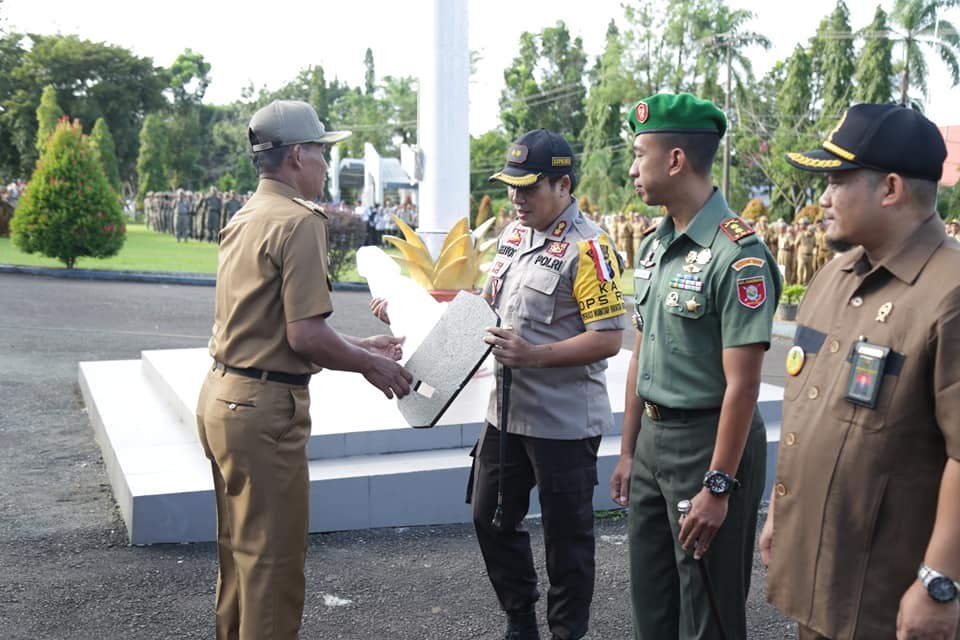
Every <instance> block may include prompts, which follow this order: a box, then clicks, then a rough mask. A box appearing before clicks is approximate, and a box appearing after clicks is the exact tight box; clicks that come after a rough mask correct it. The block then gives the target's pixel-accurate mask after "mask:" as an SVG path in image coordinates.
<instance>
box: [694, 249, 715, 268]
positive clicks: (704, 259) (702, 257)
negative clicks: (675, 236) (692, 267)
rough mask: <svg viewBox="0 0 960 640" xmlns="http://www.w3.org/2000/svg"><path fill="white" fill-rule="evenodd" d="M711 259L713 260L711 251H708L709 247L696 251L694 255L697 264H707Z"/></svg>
mask: <svg viewBox="0 0 960 640" xmlns="http://www.w3.org/2000/svg"><path fill="white" fill-rule="evenodd" d="M711 260H713V252H712V251H710V247H707V248H706V249H704V250H703V251H701V252H700V253H698V254H697V257H696V262H697V264H707V263H708V262H710V261H711Z"/></svg>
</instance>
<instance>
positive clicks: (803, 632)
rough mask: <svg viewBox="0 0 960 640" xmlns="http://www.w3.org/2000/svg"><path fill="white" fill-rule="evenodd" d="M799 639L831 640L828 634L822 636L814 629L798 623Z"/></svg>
mask: <svg viewBox="0 0 960 640" xmlns="http://www.w3.org/2000/svg"><path fill="white" fill-rule="evenodd" d="M797 640H830V638H828V637H827V636H822V635H820V634H819V633H817V632H816V631H814V630H813V629H810V628H808V627H805V626H803V625H802V624H798V625H797Z"/></svg>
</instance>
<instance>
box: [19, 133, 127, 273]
mask: <svg viewBox="0 0 960 640" xmlns="http://www.w3.org/2000/svg"><path fill="white" fill-rule="evenodd" d="M85 138H86V137H85V136H84V135H83V131H82V130H81V128H80V123H79V122H77V121H73V122H72V123H71V122H67V121H65V120H64V121H62V122H61V123H60V124H59V125H57V128H56V130H55V131H54V133H53V135H52V136H51V137H50V140H49V141H48V142H47V146H46V149H45V150H44V153H43V155H42V156H41V157H40V160H39V161H38V162H37V169H36V171H34V173H33V176H32V177H31V178H30V183H29V184H28V185H27V189H26V191H25V192H24V194H23V195H22V196H21V197H20V204H19V206H18V207H17V210H16V212H15V213H14V216H13V220H12V221H11V223H10V226H11V231H12V234H11V237H12V239H13V244H14V245H15V246H16V247H17V248H19V249H20V250H22V251H25V252H27V253H34V252H39V253H41V254H43V255H45V256H49V257H51V258H56V259H58V260H60V261H61V262H63V263H64V264H65V265H66V266H67V268H68V269H71V268H73V265H74V264H75V263H76V261H77V258H79V257H81V256H91V257H94V258H106V257H109V256H112V255H116V253H117V252H118V251H119V250H120V247H122V246H123V241H124V234H125V232H126V227H125V226H124V219H123V213H122V211H121V210H120V201H119V199H118V198H117V194H116V193H114V191H113V190H112V189H111V188H110V185H109V183H108V182H107V178H106V176H105V175H104V173H103V169H102V168H101V167H100V164H99V163H98V162H97V160H96V159H95V158H94V155H93V153H92V151H91V150H90V146H89V142H88V141H87V140H86V139H85Z"/></svg>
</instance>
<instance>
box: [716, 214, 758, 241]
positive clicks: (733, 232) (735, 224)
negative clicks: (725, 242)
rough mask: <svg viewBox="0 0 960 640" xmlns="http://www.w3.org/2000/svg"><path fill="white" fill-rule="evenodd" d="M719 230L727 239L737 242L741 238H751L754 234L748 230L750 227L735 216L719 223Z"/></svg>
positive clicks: (751, 230)
mask: <svg viewBox="0 0 960 640" xmlns="http://www.w3.org/2000/svg"><path fill="white" fill-rule="evenodd" d="M720 230H721V231H723V232H724V233H725V234H727V237H728V238H730V239H731V240H733V241H734V242H738V241H740V240H741V239H743V238H746V237H748V236H752V235H754V234H755V233H756V231H754V230H753V229H751V228H750V225H748V224H747V223H746V221H744V220H743V218H739V217H737V216H733V217H730V218H727V219H726V220H724V221H723V222H721V223H720Z"/></svg>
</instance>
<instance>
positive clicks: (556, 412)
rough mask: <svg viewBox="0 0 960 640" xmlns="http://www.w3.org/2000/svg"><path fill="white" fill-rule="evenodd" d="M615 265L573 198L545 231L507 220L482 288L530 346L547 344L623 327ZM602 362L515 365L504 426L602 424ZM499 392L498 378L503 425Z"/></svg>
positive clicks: (576, 430) (494, 414)
mask: <svg viewBox="0 0 960 640" xmlns="http://www.w3.org/2000/svg"><path fill="white" fill-rule="evenodd" d="M590 241H595V243H596V244H595V245H593V246H591V243H590ZM594 247H599V252H600V253H601V254H602V256H597V252H596V250H595V249H594ZM620 270H621V268H620V264H619V261H618V258H617V252H616V248H615V247H614V246H613V243H612V241H611V240H610V238H609V237H608V236H607V235H606V234H605V233H604V232H603V230H601V229H600V227H598V226H597V225H596V224H594V223H593V222H591V221H590V220H588V219H587V218H586V217H584V216H583V214H582V213H580V210H579V209H578V208H577V204H576V202H575V201H574V202H571V203H570V205H569V206H568V207H567V208H566V209H564V211H563V213H561V214H560V216H559V217H558V218H557V219H556V220H555V221H554V222H553V225H552V226H551V227H550V228H549V229H548V230H547V231H546V232H544V233H539V232H537V231H535V230H534V229H532V228H529V227H525V226H523V225H521V224H520V223H519V222H516V221H514V222H512V223H510V224H509V225H507V228H506V229H504V231H503V233H502V234H501V235H500V238H499V240H498V241H497V257H496V258H495V259H494V261H493V264H492V265H491V266H490V271H489V277H488V278H487V282H486V285H485V286H484V293H485V294H486V295H488V296H490V298H491V299H492V300H493V307H494V309H496V311H497V313H498V314H499V315H500V318H501V326H504V327H512V328H513V330H514V331H515V332H516V333H517V334H519V335H520V337H522V338H523V339H524V340H527V341H528V342H531V343H533V344H535V345H536V344H549V343H551V342H559V341H560V340H566V339H567V338H572V337H574V336H577V335H579V334H581V333H584V332H585V331H603V330H610V329H623V328H624V327H625V325H626V321H625V319H624V306H623V293H622V291H621V289H620ZM606 368H607V360H606V358H601V359H598V360H597V361H596V362H593V363H591V364H588V365H584V366H574V367H547V368H542V369H514V370H513V384H512V386H511V390H510V407H509V414H508V416H507V431H508V432H509V433H517V434H520V435H524V436H532V437H535V438H548V439H553V440H581V439H584V438H591V437H593V436H597V435H600V434H601V433H603V432H604V431H607V430H608V429H609V428H610V427H611V426H612V425H613V412H612V411H611V408H610V397H609V395H608V393H607V384H606V375H605V374H604V371H605V370H606ZM499 376H500V365H499V364H498V365H497V377H498V379H499ZM500 392H501V389H500V385H497V386H496V388H494V389H493V391H492V392H491V394H490V404H489V407H488V410H487V421H488V422H489V423H490V424H492V425H494V426H497V425H499V424H500V401H501V399H502V398H501V396H500Z"/></svg>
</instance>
